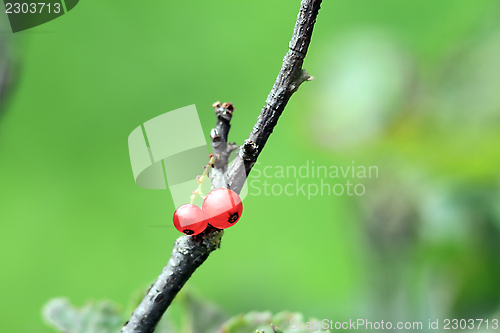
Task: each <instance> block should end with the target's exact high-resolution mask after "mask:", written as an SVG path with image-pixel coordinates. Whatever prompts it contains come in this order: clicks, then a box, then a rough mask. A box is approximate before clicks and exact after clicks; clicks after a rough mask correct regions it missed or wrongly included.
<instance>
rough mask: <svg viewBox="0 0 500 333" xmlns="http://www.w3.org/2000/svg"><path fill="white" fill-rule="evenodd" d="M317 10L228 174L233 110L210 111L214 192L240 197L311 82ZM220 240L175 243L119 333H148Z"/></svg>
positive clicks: (312, 1)
mask: <svg viewBox="0 0 500 333" xmlns="http://www.w3.org/2000/svg"><path fill="white" fill-rule="evenodd" d="M320 4H321V0H302V2H301V5H300V12H299V15H298V17H297V22H296V24H295V29H294V32H293V36H292V40H291V41H290V44H289V51H288V52H287V54H286V55H285V58H284V59H283V66H282V68H281V71H280V72H279V74H278V77H277V79H276V82H275V83H274V86H273V88H272V90H271V92H270V93H269V96H268V97H267V100H266V105H265V106H264V107H263V109H262V111H261V113H260V115H259V117H258V120H257V123H256V124H255V126H254V128H253V130H252V132H251V133H250V136H249V137H248V139H247V140H245V143H244V144H243V146H241V147H240V149H239V152H238V154H237V156H236V158H235V161H234V162H233V164H232V165H231V167H230V168H229V169H228V157H229V155H230V153H231V152H232V151H234V150H235V149H237V146H236V145H235V144H232V143H228V141H227V138H228V133H229V129H230V121H231V117H232V115H233V111H234V107H233V105H232V104H231V103H224V104H221V103H219V102H217V103H215V104H214V105H213V107H214V109H215V113H216V115H217V123H216V126H215V128H214V129H213V130H212V132H211V134H210V136H211V138H212V148H213V153H214V154H215V155H216V159H215V163H214V164H215V165H214V169H213V170H212V188H219V187H228V188H231V189H232V190H233V191H235V192H237V193H239V192H240V191H241V188H242V187H243V184H244V182H245V180H246V177H247V176H248V173H249V172H250V170H251V169H252V167H253V165H254V164H255V162H256V160H257V157H258V156H259V154H260V153H261V152H262V149H263V148H264V145H265V144H266V142H267V139H268V138H269V135H271V133H272V131H273V129H274V127H275V126H276V124H277V121H278V118H279V116H280V115H281V113H282V112H283V110H284V109H285V106H286V104H287V102H288V100H289V99H290V97H291V96H292V94H293V93H294V92H295V91H297V89H298V87H299V86H300V84H301V83H302V82H304V81H307V80H310V79H311V77H310V76H309V75H308V74H307V73H306V72H305V71H304V70H303V69H302V63H303V60H304V58H305V56H306V53H307V49H308V47H309V43H310V41H311V36H312V31H313V27H314V23H315V22H316V17H317V15H318V12H319V9H320ZM222 234H223V231H222V230H218V229H215V228H213V227H211V226H209V227H208V228H207V230H205V231H204V232H202V233H201V234H199V235H196V236H181V237H179V238H178V239H177V241H176V242H175V245H174V249H173V251H172V256H171V258H170V260H169V262H168V264H167V266H166V267H165V268H164V269H163V271H162V273H161V274H160V276H159V277H158V279H157V280H156V281H155V283H154V284H153V285H152V286H151V288H150V289H149V291H148V293H147V294H146V296H145V297H144V299H143V300H142V302H141V304H140V305H139V307H138V308H137V309H136V310H135V311H134V313H133V314H132V317H131V319H130V320H129V321H128V322H127V323H126V324H125V326H124V327H123V329H122V333H152V332H153V331H154V328H155V327H156V324H157V323H158V321H159V320H160V319H161V316H162V315H163V313H164V312H165V311H166V309H167V308H168V306H169V305H170V304H171V303H172V301H173V299H174V298H175V296H176V295H177V293H178V292H179V290H180V289H181V288H182V287H183V286H184V284H185V283H186V282H187V280H188V279H189V277H190V276H191V275H192V274H193V273H194V271H195V270H196V269H197V268H198V267H199V266H200V265H201V264H202V263H203V262H204V261H205V260H206V259H207V258H208V256H209V255H210V253H211V252H212V251H214V250H216V249H217V248H219V247H220V240H221V237H222Z"/></svg>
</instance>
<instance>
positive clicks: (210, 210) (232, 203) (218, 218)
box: [202, 188, 243, 229]
mask: <svg viewBox="0 0 500 333" xmlns="http://www.w3.org/2000/svg"><path fill="white" fill-rule="evenodd" d="M202 211H203V214H205V216H206V217H207V218H208V219H209V221H208V223H210V224H211V225H212V226H214V227H215V228H218V229H225V228H229V227H231V226H233V225H234V224H235V223H236V222H237V221H238V220H239V219H240V217H241V213H242V212H243V203H242V202H241V199H240V196H239V195H238V194H236V193H235V192H233V191H231V190H230V189H227V188H218V189H215V190H213V191H211V192H210V193H208V195H207V196H206V198H205V200H203V206H202Z"/></svg>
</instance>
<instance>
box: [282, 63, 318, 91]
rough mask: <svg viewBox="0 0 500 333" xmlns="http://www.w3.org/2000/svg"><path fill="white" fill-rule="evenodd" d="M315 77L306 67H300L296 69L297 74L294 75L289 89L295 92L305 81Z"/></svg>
mask: <svg viewBox="0 0 500 333" xmlns="http://www.w3.org/2000/svg"><path fill="white" fill-rule="evenodd" d="M312 79H314V77H312V76H311V75H309V74H308V73H307V72H306V71H305V70H304V69H302V68H299V69H298V70H297V71H295V74H294V75H293V79H292V82H290V85H289V86H288V91H289V92H290V93H294V92H296V91H297V89H299V86H300V85H301V84H302V83H303V82H305V81H311V80H312Z"/></svg>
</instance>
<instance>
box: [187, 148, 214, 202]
mask: <svg viewBox="0 0 500 333" xmlns="http://www.w3.org/2000/svg"><path fill="white" fill-rule="evenodd" d="M210 155H211V156H210V161H209V162H208V164H207V166H206V167H205V170H204V171H203V174H202V175H201V176H199V177H197V180H198V188H197V189H196V190H194V191H193V194H192V195H191V197H190V199H191V202H190V204H194V200H195V199H196V197H197V196H198V195H200V197H202V198H204V197H205V195H204V194H203V192H202V191H201V190H202V188H203V183H204V182H205V180H206V179H207V178H208V172H209V171H210V169H211V168H212V165H214V162H215V156H214V155H212V154H210Z"/></svg>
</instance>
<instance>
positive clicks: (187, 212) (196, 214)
mask: <svg viewBox="0 0 500 333" xmlns="http://www.w3.org/2000/svg"><path fill="white" fill-rule="evenodd" d="M207 225H208V221H207V218H206V217H205V215H203V212H202V211H201V208H200V207H198V206H196V205H192V204H187V205H182V206H180V207H179V208H177V210H176V211H175V213H174V226H175V228H176V229H177V230H179V231H180V232H182V233H184V234H186V235H191V236H192V235H198V234H199V233H200V232H202V231H203V230H205V229H206V228H207Z"/></svg>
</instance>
